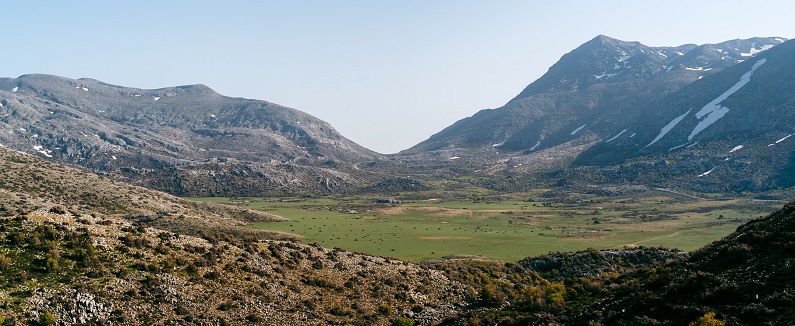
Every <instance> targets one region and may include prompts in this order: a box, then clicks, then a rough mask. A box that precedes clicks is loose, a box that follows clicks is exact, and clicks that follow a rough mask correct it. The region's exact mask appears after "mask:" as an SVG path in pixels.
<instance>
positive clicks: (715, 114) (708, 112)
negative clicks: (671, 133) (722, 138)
mask: <svg viewBox="0 0 795 326" xmlns="http://www.w3.org/2000/svg"><path fill="white" fill-rule="evenodd" d="M765 62H767V58H763V59H761V60H759V61H757V62H756V63H754V65H753V67H751V70H750V71H748V72H746V73H745V74H743V75H742V77H740V81H738V82H737V83H736V84H734V86H732V87H731V88H729V89H728V90H726V91H725V92H723V94H721V95H720V96H718V97H717V98H715V99H714V100H712V102H709V103H707V105H704V107H703V108H701V110H698V112H696V119H701V121H700V122H699V123H698V125H696V127H695V128H693V131H692V132H691V133H690V136H688V137H687V140H688V141H690V140H692V139H693V137H695V136H696V135H697V134H698V133H700V132H701V131H703V130H704V129H706V128H707V127H709V126H710V125H712V124H713V123H715V121H718V119H720V118H723V116H725V115H726V113H727V112H729V108H727V107H723V106H720V103H721V102H723V101H724V100H726V99H727V98H728V97H729V96H731V95H732V94H734V93H735V92H737V91H738V90H740V88H742V87H743V86H745V84H748V82H750V81H751V75H753V74H754V71H755V70H756V69H758V68H759V67H760V66H762V65H763V64H765ZM702 118H703V119H702Z"/></svg>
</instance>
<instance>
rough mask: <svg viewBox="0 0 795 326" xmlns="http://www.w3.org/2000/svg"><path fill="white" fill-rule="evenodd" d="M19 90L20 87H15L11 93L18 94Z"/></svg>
mask: <svg viewBox="0 0 795 326" xmlns="http://www.w3.org/2000/svg"><path fill="white" fill-rule="evenodd" d="M18 90H19V87H14V88H12V89H11V93H16V92H17V91H18Z"/></svg>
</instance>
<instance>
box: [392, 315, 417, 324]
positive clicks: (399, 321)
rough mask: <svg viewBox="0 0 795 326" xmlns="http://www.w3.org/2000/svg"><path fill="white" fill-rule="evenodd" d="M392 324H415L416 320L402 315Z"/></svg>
mask: <svg viewBox="0 0 795 326" xmlns="http://www.w3.org/2000/svg"><path fill="white" fill-rule="evenodd" d="M392 326H414V321H413V320H411V318H406V317H400V318H398V319H395V320H394V321H393V322H392Z"/></svg>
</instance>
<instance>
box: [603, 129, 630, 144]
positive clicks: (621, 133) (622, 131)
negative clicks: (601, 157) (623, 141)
mask: <svg viewBox="0 0 795 326" xmlns="http://www.w3.org/2000/svg"><path fill="white" fill-rule="evenodd" d="M625 132H627V129H624V130H621V132H619V133H618V135H615V136H613V138H610V139H608V140H606V141H605V143H609V142H611V141H613V140H615V139H616V138H618V137H620V136H621V135H623V134H624V133H625Z"/></svg>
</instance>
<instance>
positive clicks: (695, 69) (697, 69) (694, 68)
mask: <svg viewBox="0 0 795 326" xmlns="http://www.w3.org/2000/svg"><path fill="white" fill-rule="evenodd" d="M685 69H687V70H693V71H710V70H712V68H704V67H693V68H691V67H685Z"/></svg>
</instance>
